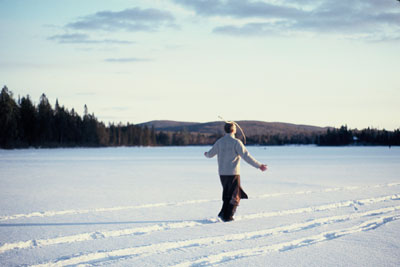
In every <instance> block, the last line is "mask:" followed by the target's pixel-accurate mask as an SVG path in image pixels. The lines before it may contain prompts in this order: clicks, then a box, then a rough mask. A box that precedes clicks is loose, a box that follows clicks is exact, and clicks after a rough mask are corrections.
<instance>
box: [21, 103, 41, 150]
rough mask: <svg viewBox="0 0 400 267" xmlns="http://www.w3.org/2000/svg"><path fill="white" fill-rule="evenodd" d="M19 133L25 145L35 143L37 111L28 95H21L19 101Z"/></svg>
mask: <svg viewBox="0 0 400 267" xmlns="http://www.w3.org/2000/svg"><path fill="white" fill-rule="evenodd" d="M19 106H20V135H21V140H22V141H23V143H24V144H26V145H27V146H33V145H35V144H36V135H37V130H36V125H37V116H38V114H37V111H36V108H35V106H34V105H33V103H32V101H31V99H30V97H29V95H27V96H26V97H22V98H21V100H20V102H19Z"/></svg>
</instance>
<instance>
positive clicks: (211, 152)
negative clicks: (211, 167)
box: [204, 141, 218, 158]
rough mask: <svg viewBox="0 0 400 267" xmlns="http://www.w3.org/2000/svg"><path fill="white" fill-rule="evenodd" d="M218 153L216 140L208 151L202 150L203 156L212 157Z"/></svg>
mask: <svg viewBox="0 0 400 267" xmlns="http://www.w3.org/2000/svg"><path fill="white" fill-rule="evenodd" d="M217 154H218V141H217V142H216V143H215V144H214V145H213V147H212V148H211V149H210V151H208V152H204V156H206V157H207V158H212V157H214V156H215V155H217Z"/></svg>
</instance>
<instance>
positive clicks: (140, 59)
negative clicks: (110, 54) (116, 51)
mask: <svg viewBox="0 0 400 267" xmlns="http://www.w3.org/2000/svg"><path fill="white" fill-rule="evenodd" d="M104 61H105V62H117V63H132V62H149V61H153V59H151V58H136V57H129V58H107V59H105V60H104Z"/></svg>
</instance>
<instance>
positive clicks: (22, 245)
mask: <svg viewBox="0 0 400 267" xmlns="http://www.w3.org/2000/svg"><path fill="white" fill-rule="evenodd" d="M395 200H400V194H394V195H388V196H381V197H376V198H367V199H360V200H349V201H341V202H335V203H331V204H325V205H320V206H312V207H305V208H297V209H290V210H283V211H271V212H262V213H255V214H248V215H242V216H236V218H235V220H236V221H241V220H251V219H258V218H269V217H276V216H285V215H293V214H301V213H313V212H318V211H328V210H334V209H339V208H345V207H353V208H354V209H355V210H358V209H357V208H356V205H360V206H366V205H372V204H375V203H380V202H385V201H395ZM216 222H217V219H206V220H198V221H182V222H174V223H159V224H153V225H149V226H144V227H134V228H126V229H121V230H109V231H96V232H88V233H81V234H76V235H69V236H61V237H56V238H49V239H38V240H28V241H20V242H14V243H5V244H3V245H2V246H0V254H2V253H4V252H7V251H9V250H13V249H28V248H36V247H44V246H50V245H57V244H63V243H74V242H82V241H90V240H96V239H102V238H111V237H121V236H128V235H141V234H149V233H152V232H158V231H166V230H170V229H181V228H187V227H196V226H204V225H207V224H212V223H216Z"/></svg>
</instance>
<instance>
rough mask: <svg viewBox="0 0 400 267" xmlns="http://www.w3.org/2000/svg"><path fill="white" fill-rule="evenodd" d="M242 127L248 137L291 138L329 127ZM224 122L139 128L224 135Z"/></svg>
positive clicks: (253, 123)
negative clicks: (277, 135) (271, 136)
mask: <svg viewBox="0 0 400 267" xmlns="http://www.w3.org/2000/svg"><path fill="white" fill-rule="evenodd" d="M237 123H238V124H239V125H240V126H241V127H242V129H243V131H244V133H245V134H246V136H253V135H276V134H279V135H283V136H291V135H294V134H306V135H308V134H313V133H318V134H319V133H324V132H326V130H327V129H328V127H318V126H310V125H300V124H291V123H282V122H263V121H237ZM224 124H225V123H224V122H222V121H214V122H206V123H198V122H180V121H168V120H157V121H149V122H145V123H141V124H139V126H147V127H154V128H155V130H156V131H164V132H182V131H187V132H191V133H202V134H223V133H224V130H223V127H224Z"/></svg>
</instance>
